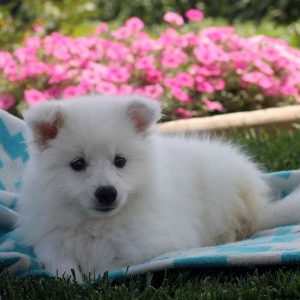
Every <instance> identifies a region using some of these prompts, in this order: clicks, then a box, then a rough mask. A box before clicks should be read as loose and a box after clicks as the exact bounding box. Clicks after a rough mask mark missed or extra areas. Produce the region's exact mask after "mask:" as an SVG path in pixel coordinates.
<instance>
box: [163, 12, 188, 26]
mask: <svg viewBox="0 0 300 300" xmlns="http://www.w3.org/2000/svg"><path fill="white" fill-rule="evenodd" d="M164 21H166V22H167V23H169V24H172V25H178V26H181V25H183V23H184V20H183V18H182V16H181V15H179V14H178V13H175V12H171V11H170V12H167V13H165V14H164Z"/></svg>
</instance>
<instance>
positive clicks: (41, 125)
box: [24, 101, 64, 151]
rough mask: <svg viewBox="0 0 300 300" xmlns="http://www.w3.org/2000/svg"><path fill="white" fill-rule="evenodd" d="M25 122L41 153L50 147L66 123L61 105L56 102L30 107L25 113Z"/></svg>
mask: <svg viewBox="0 0 300 300" xmlns="http://www.w3.org/2000/svg"><path fill="white" fill-rule="evenodd" d="M24 120H25V122H26V123H27V125H28V127H29V129H30V130H31V132H32V137H33V143H34V144H35V145H36V146H37V147H38V149H40V150H41V151H43V150H45V149H47V148H48V147H49V141H50V140H53V139H55V137H56V136H57V134H58V132H59V129H60V128H61V127H62V125H63V122H64V114H63V110H62V107H61V105H60V104H59V103H58V102H56V101H52V102H43V103H41V104H38V105H35V106H32V107H30V108H29V109H28V110H27V111H26V112H25V113H24Z"/></svg>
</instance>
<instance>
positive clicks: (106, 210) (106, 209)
mask: <svg viewBox="0 0 300 300" xmlns="http://www.w3.org/2000/svg"><path fill="white" fill-rule="evenodd" d="M115 208H116V206H112V207H95V208H94V210H96V211H101V212H109V211H112V210H114V209H115Z"/></svg>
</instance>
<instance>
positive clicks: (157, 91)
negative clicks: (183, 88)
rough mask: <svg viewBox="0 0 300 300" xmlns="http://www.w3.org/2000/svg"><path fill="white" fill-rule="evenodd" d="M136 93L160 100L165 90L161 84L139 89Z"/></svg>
mask: <svg viewBox="0 0 300 300" xmlns="http://www.w3.org/2000/svg"><path fill="white" fill-rule="evenodd" d="M134 92H135V94H141V95H144V96H147V97H149V98H151V99H159V97H160V96H161V95H162V94H163V92H164V89H163V88H162V87H161V86H160V85H159V84H153V85H147V86H144V87H141V88H137V89H136V90H135V91H134Z"/></svg>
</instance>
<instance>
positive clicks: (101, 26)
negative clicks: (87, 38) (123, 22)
mask: <svg viewBox="0 0 300 300" xmlns="http://www.w3.org/2000/svg"><path fill="white" fill-rule="evenodd" d="M107 30H108V25H107V23H105V22H102V23H100V24H99V25H98V26H97V27H96V29H95V31H94V33H95V34H101V33H102V32H106V31H107Z"/></svg>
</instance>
